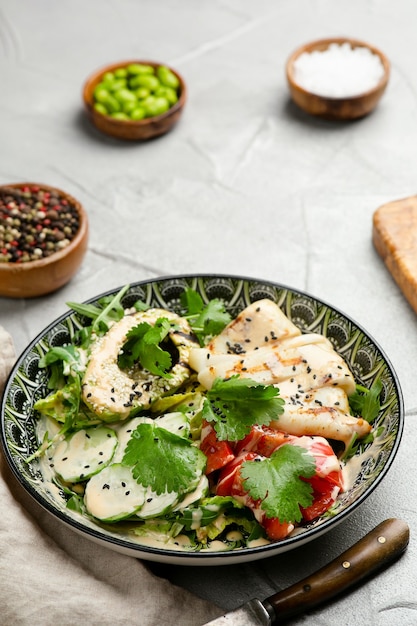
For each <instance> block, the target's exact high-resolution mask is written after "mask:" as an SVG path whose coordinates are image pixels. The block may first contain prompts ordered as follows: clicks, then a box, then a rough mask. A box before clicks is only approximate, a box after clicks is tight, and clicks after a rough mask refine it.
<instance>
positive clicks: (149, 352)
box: [119, 317, 172, 378]
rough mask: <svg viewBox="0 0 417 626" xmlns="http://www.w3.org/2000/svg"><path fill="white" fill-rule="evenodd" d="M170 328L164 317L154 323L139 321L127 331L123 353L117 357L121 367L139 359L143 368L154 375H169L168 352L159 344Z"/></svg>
mask: <svg viewBox="0 0 417 626" xmlns="http://www.w3.org/2000/svg"><path fill="white" fill-rule="evenodd" d="M171 329H172V325H171V323H170V321H169V320H168V319H167V318H166V317H160V318H158V319H157V320H156V322H155V325H151V324H148V322H141V323H139V324H138V325H137V326H135V327H134V328H132V329H131V330H130V331H129V332H128V333H127V341H126V343H125V344H124V346H123V354H121V355H120V357H119V364H120V366H121V367H124V368H128V367H131V366H132V365H133V364H134V363H135V362H137V361H139V362H140V364H141V365H142V367H143V368H145V369H147V370H148V371H149V372H151V374H154V375H155V376H163V377H165V378H167V377H169V376H170V374H169V373H168V372H169V370H170V369H171V366H172V359H171V355H170V353H169V352H167V351H166V350H163V349H162V348H161V347H160V345H159V344H161V343H162V342H163V340H164V339H165V338H166V336H167V335H168V333H169V331H170V330H171Z"/></svg>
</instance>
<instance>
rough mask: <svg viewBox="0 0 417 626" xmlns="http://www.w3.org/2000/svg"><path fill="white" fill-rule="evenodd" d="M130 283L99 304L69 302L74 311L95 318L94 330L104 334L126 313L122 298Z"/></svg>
mask: <svg viewBox="0 0 417 626" xmlns="http://www.w3.org/2000/svg"><path fill="white" fill-rule="evenodd" d="M128 289H129V285H125V286H124V287H122V289H120V291H119V292H118V293H117V294H116V295H114V296H104V297H103V298H101V299H100V300H99V302H98V303H97V304H95V305H94V304H79V303H78V302H67V306H69V307H70V308H71V309H73V311H75V312H76V313H78V314H79V315H83V316H84V317H88V318H90V319H91V320H93V323H92V326H91V328H92V331H93V332H95V333H97V334H104V333H106V332H107V331H108V329H109V328H110V325H111V323H112V322H118V321H119V320H120V319H122V317H123V315H124V308H123V306H122V304H121V300H122V298H123V296H124V295H125V293H126V292H127V291H128Z"/></svg>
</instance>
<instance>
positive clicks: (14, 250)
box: [0, 182, 88, 298]
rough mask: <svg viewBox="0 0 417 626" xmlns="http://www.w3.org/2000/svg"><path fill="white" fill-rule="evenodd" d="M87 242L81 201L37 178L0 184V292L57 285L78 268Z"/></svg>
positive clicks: (17, 294) (42, 290)
mask: <svg viewBox="0 0 417 626" xmlns="http://www.w3.org/2000/svg"><path fill="white" fill-rule="evenodd" d="M87 242H88V219H87V215H86V212H85V210H84V208H83V207H82V205H81V204H80V202H78V200H76V199H75V198H73V197H72V196H70V195H69V194H67V193H66V192H64V191H62V190H60V189H57V188H55V187H50V186H49V185H43V184H39V183H30V182H27V183H26V182H25V183H13V184H9V185H2V186H0V296H6V297H11V298H32V297H36V296H41V295H44V294H47V293H51V292H53V291H56V290H57V289H59V288H60V287H62V286H63V285H65V284H66V283H67V282H68V281H69V280H70V279H71V278H72V276H73V275H74V274H75V272H76V271H77V270H78V268H79V266H80V265H81V262H82V260H83V258H84V255H85V252H86V249H87Z"/></svg>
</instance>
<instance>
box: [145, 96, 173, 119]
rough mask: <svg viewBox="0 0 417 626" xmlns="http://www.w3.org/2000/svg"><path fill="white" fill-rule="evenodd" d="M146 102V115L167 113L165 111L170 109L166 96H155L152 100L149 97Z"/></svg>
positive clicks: (153, 115) (152, 115)
mask: <svg viewBox="0 0 417 626" xmlns="http://www.w3.org/2000/svg"><path fill="white" fill-rule="evenodd" d="M145 102H146V105H145V104H144V108H145V111H146V117H155V116H157V115H162V113H165V111H168V109H169V102H168V100H167V99H166V98H161V97H159V98H153V100H152V101H150V102H149V98H147V99H146V100H145Z"/></svg>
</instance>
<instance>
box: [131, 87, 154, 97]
mask: <svg viewBox="0 0 417 626" xmlns="http://www.w3.org/2000/svg"><path fill="white" fill-rule="evenodd" d="M133 93H134V94H135V96H136V97H137V99H138V100H143V99H144V98H147V97H148V96H149V95H150V93H151V92H150V91H149V89H146V87H138V88H137V89H135V91H134V92H133Z"/></svg>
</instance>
